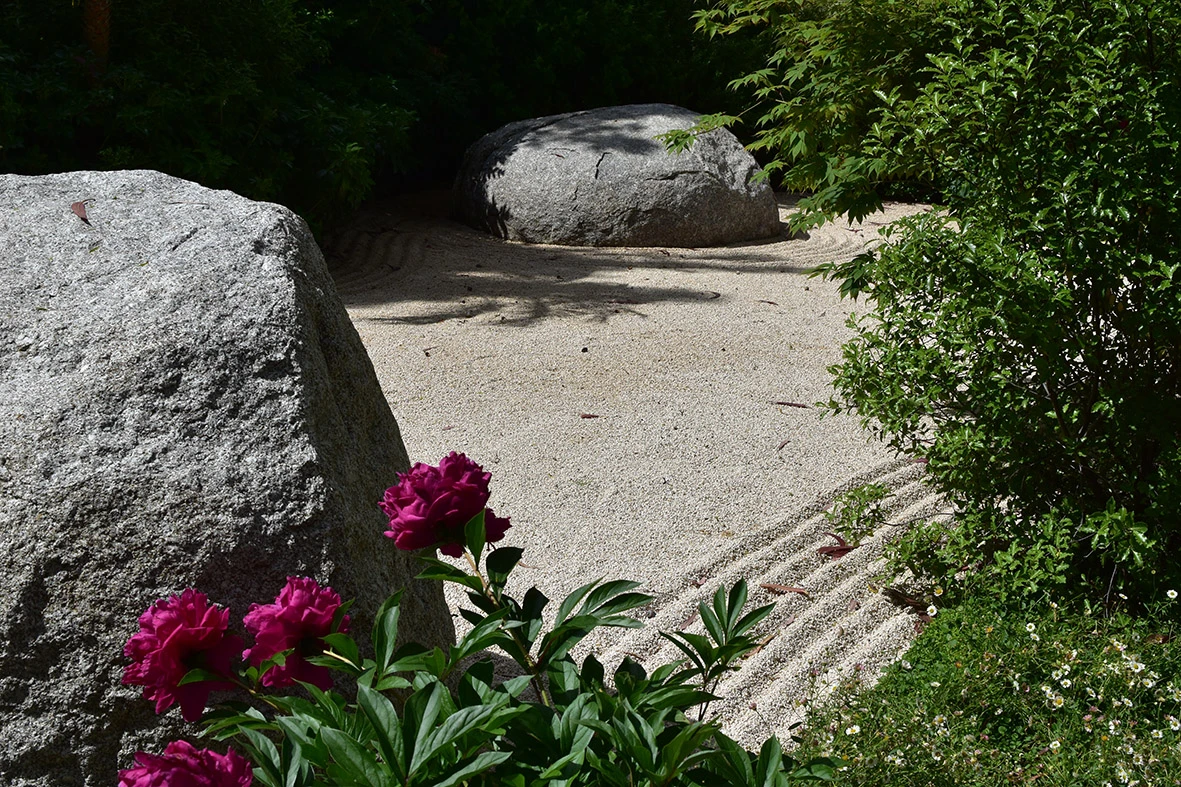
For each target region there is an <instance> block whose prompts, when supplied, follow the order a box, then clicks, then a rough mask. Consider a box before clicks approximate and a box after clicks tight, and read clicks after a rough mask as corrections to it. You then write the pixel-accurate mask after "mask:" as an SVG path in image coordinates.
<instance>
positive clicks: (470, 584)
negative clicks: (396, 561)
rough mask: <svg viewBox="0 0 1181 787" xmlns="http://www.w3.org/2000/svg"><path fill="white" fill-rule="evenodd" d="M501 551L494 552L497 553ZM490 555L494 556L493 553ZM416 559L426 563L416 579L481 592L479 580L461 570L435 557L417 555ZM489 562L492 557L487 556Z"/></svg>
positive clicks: (481, 584) (481, 585)
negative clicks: (452, 583) (430, 580)
mask: <svg viewBox="0 0 1181 787" xmlns="http://www.w3.org/2000/svg"><path fill="white" fill-rule="evenodd" d="M499 551H501V550H499V549H498V550H496V552H499ZM492 554H495V552H493V553H492ZM418 559H419V560H421V561H422V562H423V563H426V564H427V566H428V568H427V569H426V570H425V571H423V572H422V573H420V574H419V575H418V577H417V579H433V580H437V581H440V582H454V583H455V584H457V585H462V586H464V587H465V588H468V589H469V590H473V591H475V592H477V593H479V592H481V591H483V589H484V585H483V583H482V582H480V578H479V577H477V576H474V575H472V574H469V573H468V572H466V571H464V570H463V569H461V568H458V567H456V566H453V565H451V564H450V563H445V562H443V561H442V560H439V559H438V558H435V557H427V556H426V555H419V556H418ZM488 559H489V560H490V561H491V559H492V555H489V556H488Z"/></svg>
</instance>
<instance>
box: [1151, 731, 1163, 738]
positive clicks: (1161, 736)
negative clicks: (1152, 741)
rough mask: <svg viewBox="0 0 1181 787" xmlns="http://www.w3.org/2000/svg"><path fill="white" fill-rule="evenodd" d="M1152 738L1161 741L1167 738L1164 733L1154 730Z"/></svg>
mask: <svg viewBox="0 0 1181 787" xmlns="http://www.w3.org/2000/svg"><path fill="white" fill-rule="evenodd" d="M1152 737H1154V738H1156V739H1157V740H1158V741H1159V740H1160V739H1161V738H1163V737H1165V734H1164V733H1163V732H1161V731H1160V730H1153V731H1152Z"/></svg>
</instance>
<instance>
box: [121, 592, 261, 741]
mask: <svg viewBox="0 0 1181 787" xmlns="http://www.w3.org/2000/svg"><path fill="white" fill-rule="evenodd" d="M229 621H230V611H229V610H228V609H225V608H224V607H218V606H216V605H211V604H210V603H209V599H208V598H207V597H206V596H205V594H204V593H198V592H197V591H195V590H193V589H192V588H189V589H188V590H186V591H184V592H183V593H181V594H180V595H179V596H171V597H170V598H168V599H167V600H164V599H161V600H160V601H157V602H156V603H155V604H154V605H152V606H151V607H150V608H149V609H148V610H147V611H146V612H144V613H143V614H142V615H140V616H139V633H138V634H135V635H134V636H132V637H131V639H129V640H127V644H126V645H125V646H124V647H123V654H124V655H125V656H127V657H128V658H130V659H131V660H132V663H131V664H128V665H127V666H126V667H124V669H123V685H125V686H143V687H144V698H145V699H149V700H155V701H156V713H163V712H164V711H166V710H168V709H169V708H171V707H172V706H173V705H174V704H176V703H177V702H179V703H180V709H181V715H183V716H184V718H185V721H197V720H198V719H200V718H201V714H202V713H204V712H205V705H206V703H207V702H208V700H209V693H210V692H211V691H215V690H225V689H232V688H234V684H233V683H231V682H230V680H228V679H229V678H230V677H231V675H232V673H231V671H230V661H231V659H233V657H234V655H235V654H236V653H237V652H238V650H239V649H240V648H241V647H242V639H241V638H240V637H236V636H233V635H230V636H226V627H227V626H228V625H229ZM195 668H201V669H204V670H207V671H209V672H212V673H214V674H217V675H224V676H225V677H226V678H227V680H225V681H209V680H207V681H200V682H197V683H187V684H185V685H184V686H180V685H177V684H179V683H180V680H181V678H183V677H184V676H185V673H187V672H188V671H189V670H191V669H195Z"/></svg>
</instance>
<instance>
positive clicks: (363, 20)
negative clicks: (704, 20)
mask: <svg viewBox="0 0 1181 787" xmlns="http://www.w3.org/2000/svg"><path fill="white" fill-rule="evenodd" d="M693 5H694V4H693V2H692V0H656V1H655V2H632V1H630V0H593V1H592V2H575V1H574V0H496V1H495V2H476V1H475V0H437V1H432V0H400V1H396V2H382V1H381V0H341V2H317V1H316V0H203V1H202V2H199V3H198V2H195V1H194V0H74V1H73V2H67V1H66V0H50V1H49V2H44V0H12V1H11V2H6V3H4V4H3V5H0V170H2V171H5V172H15V173H21V174H36V173H46V172H56V171H65V170H73V169H106V168H152V169H159V170H162V171H164V172H167V173H169V174H172V175H177V176H179V177H184V178H189V179H192V180H196V181H198V182H200V183H202V184H204V185H207V186H211V187H219V188H229V189H233V190H235V191H238V192H240V193H242V194H244V195H246V196H249V197H252V198H256V199H265V200H272V201H277V202H282V203H284V204H287V205H288V206H290V207H292V208H293V209H295V210H296V211H298V212H300V213H302V214H303V215H305V217H306V218H308V219H309V220H310V221H311V222H312V223H313V225H316V226H319V227H323V226H324V225H326V224H331V223H332V222H333V221H336V220H339V219H340V218H341V217H343V216H344V215H346V214H347V213H348V212H349V211H350V210H351V209H352V208H354V207H355V206H356V205H357V204H358V203H360V202H361V201H362V200H363V199H365V198H366V197H368V196H370V195H372V194H374V193H381V192H388V191H392V190H396V189H398V188H400V187H403V186H406V185H423V184H425V183H442V182H445V181H446V180H447V179H449V178H450V176H451V175H452V173H453V172H454V169H455V167H456V165H457V162H458V159H459V157H460V156H461V155H462V152H463V150H464V148H465V147H466V146H467V145H469V144H471V143H472V142H473V141H474V140H475V139H476V138H478V137H479V136H480V135H482V134H484V133H486V132H488V131H491V130H493V129H495V128H497V127H498V126H500V125H502V124H504V123H506V122H509V121H512V120H518V119H522V118H526V117H535V116H538V115H544V114H552V113H558V112H567V111H574V110H578V109H590V108H593V107H597V106H606V105H611V104H619V103H639V102H649V101H662V102H669V103H675V104H681V105H684V106H688V107H690V108H693V109H699V110H700V111H702V112H716V111H719V109H720V108H721V105H722V102H724V101H726V100H727V98H728V97H727V94H726V82H727V81H728V79H729V78H730V76H732V75H733V74H735V73H744V72H745V71H746V70H748V69H749V68H751V67H753V66H754V64H756V63H757V62H759V60H760V57H761V53H760V52H759V51H758V49H757V47H756V46H755V45H754V44H753V41H754V35H750V36H746V37H745V38H741V37H740V38H737V39H731V40H727V41H725V42H714V43H712V44H711V43H710V42H708V41H706V40H704V39H703V38H700V37H698V36H696V35H695V34H694V29H693V28H694V22H693V20H692V12H693ZM104 50H109V51H108V52H107V53H106V56H105V57H104Z"/></svg>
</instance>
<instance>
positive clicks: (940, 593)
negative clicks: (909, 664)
mask: <svg viewBox="0 0 1181 787" xmlns="http://www.w3.org/2000/svg"><path fill="white" fill-rule="evenodd" d="M1169 592H1170V593H1172V594H1173V595H1172V596H1170V598H1176V597H1177V594H1176V592H1174V591H1172V590H1170V591H1169ZM942 595H943V588H941V587H937V588H935V597H936V598H938V597H939V596H942Z"/></svg>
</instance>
